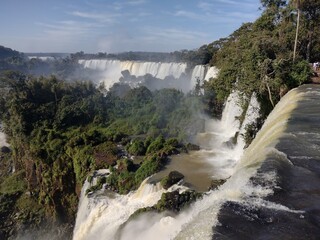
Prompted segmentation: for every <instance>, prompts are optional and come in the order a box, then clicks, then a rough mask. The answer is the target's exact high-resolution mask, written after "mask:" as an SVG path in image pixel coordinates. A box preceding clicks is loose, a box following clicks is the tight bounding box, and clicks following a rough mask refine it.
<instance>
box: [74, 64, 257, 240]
mask: <svg viewBox="0 0 320 240" xmlns="http://www.w3.org/2000/svg"><path fill="white" fill-rule="evenodd" d="M199 69H201V68H200V67H199ZM199 69H198V70H199ZM198 70H197V71H198ZM199 71H200V70H199ZM255 99H256V98H255V95H254V96H253V97H252V98H251V101H250V104H249V107H248V110H247V113H246V116H247V117H249V118H251V120H245V121H244V123H249V122H251V121H253V120H254V116H255V111H257V109H256V108H255V107H256V102H255ZM241 114H242V108H241V106H240V93H239V92H236V91H235V92H233V93H231V94H230V96H229V97H228V100H227V102H226V105H225V108H224V111H223V113H222V119H221V120H220V121H219V120H207V121H206V132H205V133H202V134H199V136H198V137H199V138H198V141H199V144H200V145H201V147H202V148H204V149H202V150H201V151H200V152H201V154H202V156H204V157H205V158H206V161H207V162H208V163H210V164H211V165H212V169H214V170H213V171H212V176H213V179H226V178H229V177H230V176H232V174H233V173H234V169H235V165H236V164H237V162H238V161H239V159H240V157H241V155H242V153H243V149H241V148H237V147H232V146H230V144H228V142H229V141H230V139H231V138H233V137H234V136H235V134H236V132H238V131H239V129H240V121H239V116H240V115H241ZM230 181H231V180H230V179H229V180H228V181H227V183H226V184H224V185H223V186H221V187H220V189H218V190H215V191H214V192H210V194H208V195H205V196H204V198H203V199H202V200H199V201H197V202H196V203H194V204H193V205H192V207H191V208H189V209H187V210H185V211H183V212H181V213H180V214H179V215H177V216H176V217H172V216H168V215H166V214H155V213H147V214H146V215H142V216H141V217H138V218H137V219H135V220H133V221H130V222H128V223H127V224H126V225H125V227H124V228H123V229H121V238H120V239H121V240H126V239H150V238H151V236H152V239H155V240H157V239H159V240H162V239H173V238H174V237H176V236H177V239H189V237H188V236H193V239H206V238H209V236H211V235H212V231H211V228H212V226H213V225H215V224H216V221H217V216H216V215H217V214H218V212H219V209H220V206H221V204H222V203H223V202H224V201H225V200H226V199H236V200H239V199H240V197H241V194H240V193H239V190H238V189H237V186H239V184H240V187H242V185H244V184H245V182H243V181H239V182H237V185H234V186H229V187H226V186H228V185H230V183H228V182H230ZM241 184H242V185H241ZM231 185H232V184H231ZM87 187H88V185H87V183H86V184H84V186H83V190H82V193H83V192H85V189H86V188H87ZM168 191H172V189H169V190H168ZM163 192H165V190H164V189H162V187H161V186H160V185H159V183H157V184H156V185H152V184H149V183H147V179H146V180H145V181H144V182H143V183H142V184H141V186H140V187H139V189H138V190H137V191H135V192H131V193H129V194H128V195H124V196H123V195H118V194H115V193H114V194H113V196H109V195H108V194H107V196H103V197H102V196H101V195H99V194H98V195H92V196H89V197H88V196H83V195H82V196H81V200H80V204H79V212H80V213H78V216H79V217H77V221H76V228H75V231H74V239H75V240H76V239H77V240H78V239H99V238H100V239H101V236H102V234H103V236H107V237H105V239H114V238H115V237H116V234H117V231H119V227H120V226H121V225H122V224H123V223H125V222H126V221H127V220H128V218H129V216H130V215H131V214H132V213H133V212H134V211H136V210H137V209H139V208H143V207H147V206H152V205H154V204H155V203H156V202H157V201H158V200H159V199H160V197H161V194H162V193H163ZM86 212H88V213H86ZM83 216H85V217H83ZM79 219H80V220H79ZM191 222H192V224H191V225H192V227H187V228H185V227H184V225H185V224H189V223H191ZM189 228H190V229H191V228H192V229H193V230H192V231H193V233H192V232H190V231H189ZM195 228H197V230H195ZM164 229H165V231H164ZM194 234H196V235H194ZM191 239H192V238H191Z"/></svg>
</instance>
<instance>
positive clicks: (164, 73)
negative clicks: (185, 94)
mask: <svg viewBox="0 0 320 240" xmlns="http://www.w3.org/2000/svg"><path fill="white" fill-rule="evenodd" d="M79 64H81V65H83V66H84V68H89V69H95V70H98V71H102V72H103V74H102V79H101V81H102V82H103V83H104V85H105V87H106V88H107V89H108V88H110V87H111V86H112V85H113V84H114V83H116V82H118V81H119V79H120V77H121V76H122V74H121V72H122V71H125V70H127V71H129V73H130V75H133V76H136V77H142V76H145V75H146V74H150V75H151V76H153V77H155V78H158V79H162V80H164V79H166V78H167V77H170V76H171V77H173V78H175V79H180V81H181V82H179V85H181V86H180V89H182V90H185V91H189V90H192V89H193V88H194V86H195V84H196V82H197V79H200V81H203V80H209V79H210V78H214V77H216V75H217V69H216V68H215V67H208V66H205V65H197V66H195V68H194V69H193V70H192V72H191V76H186V75H187V72H186V71H187V64H186V63H161V62H138V61H119V60H101V59H91V60H79Z"/></svg>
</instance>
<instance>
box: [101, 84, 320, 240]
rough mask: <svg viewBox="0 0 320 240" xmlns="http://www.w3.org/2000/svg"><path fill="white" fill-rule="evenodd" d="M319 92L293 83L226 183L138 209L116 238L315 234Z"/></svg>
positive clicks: (319, 196)
mask: <svg viewBox="0 0 320 240" xmlns="http://www.w3.org/2000/svg"><path fill="white" fill-rule="evenodd" d="M254 99H255V97H254V96H253V97H252V98H251V101H250V102H251V105H252V106H251V107H250V105H249V107H248V110H247V115H248V114H249V112H250V111H252V109H253V107H254V106H255V103H254V102H255V100H254ZM319 99H320V87H319V86H310V87H308V86H303V87H300V88H299V89H295V90H292V91H290V92H289V93H288V94H287V95H285V96H284V97H283V98H282V100H281V101H280V102H279V103H278V105H277V106H276V107H275V109H274V110H273V111H272V113H271V114H270V115H269V117H268V118H267V120H266V121H265V123H264V125H263V127H262V129H261V130H260V131H259V133H258V134H257V136H256V138H255V139H254V140H253V142H252V143H251V145H250V146H249V147H248V148H247V149H246V150H245V151H244V153H243V156H242V157H241V159H240V160H239V161H238V162H237V164H236V166H235V168H234V172H233V174H232V175H231V177H230V178H229V179H228V180H227V181H226V182H225V183H224V184H223V185H221V186H220V187H219V188H218V189H216V190H213V191H211V192H209V193H208V194H207V195H205V196H204V197H203V198H202V199H201V200H198V201H197V202H195V203H194V204H193V205H192V206H191V207H189V208H188V209H185V210H184V211H183V212H180V213H179V214H178V215H174V216H168V215H166V214H160V215H158V214H154V213H147V214H144V215H141V216H140V217H138V218H137V219H135V220H133V221H130V222H129V223H127V224H126V226H125V227H124V228H123V229H122V230H121V235H120V238H119V239H125V240H126V239H151V238H152V239H155V240H157V239H159V240H160V239H161V240H162V239H257V238H258V239H317V237H318V236H319V235H320V228H319V226H320V225H319V219H318V213H319V212H320V209H319V203H320V189H319V182H320V179H319V174H320V170H319V167H318V163H319V160H320V158H319V156H320V150H319V149H320V137H319V136H320V133H319V132H318V129H320V121H319V116H318V114H317V113H318V112H319V111H320V104H319ZM226 108H227V106H226ZM250 108H252V109H251V110H250ZM231 112H232V111H231ZM306 120H308V122H307V123H306ZM245 121H246V120H245ZM245 121H244V122H245ZM240 131H241V130H240ZM125 208H127V207H125ZM218 223H219V224H218ZM104 236H105V237H102V239H112V238H109V237H108V236H106V235H104Z"/></svg>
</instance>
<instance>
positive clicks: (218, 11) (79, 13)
mask: <svg viewBox="0 0 320 240" xmlns="http://www.w3.org/2000/svg"><path fill="white" fill-rule="evenodd" d="M1 7H2V13H3V14H1V16H0V20H2V21H0V26H1V29H2V34H1V36H0V44H1V45H7V46H10V47H12V48H14V49H17V50H20V51H24V52H77V51H81V50H83V51H85V52H98V51H102V52H109V53H110V52H123V51H174V50H181V49H194V48H198V47H200V46H201V45H203V44H206V43H209V42H212V41H214V40H216V39H218V38H220V37H225V36H228V35H229V34H230V33H232V32H233V31H234V30H235V29H236V28H238V27H239V26H240V25H241V24H242V23H243V22H247V21H253V20H255V18H257V16H258V15H259V10H258V7H259V1H256V0H245V1H241V2H237V1H234V0H198V1H179V0H170V1H169V0H164V1H151V0H119V1H101V0H92V1H88V0H81V1H78V0H70V1H63V0H56V1H38V0H30V1H18V0H4V1H2V6H1ZM12 13H14V14H12Z"/></svg>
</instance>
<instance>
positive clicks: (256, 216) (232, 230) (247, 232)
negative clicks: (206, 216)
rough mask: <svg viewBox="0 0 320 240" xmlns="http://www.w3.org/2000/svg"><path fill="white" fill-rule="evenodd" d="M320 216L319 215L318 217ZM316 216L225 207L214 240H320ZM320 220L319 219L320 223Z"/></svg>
mask: <svg viewBox="0 0 320 240" xmlns="http://www.w3.org/2000/svg"><path fill="white" fill-rule="evenodd" d="M317 214H318V215H319V211H318V213H317ZM314 215H315V213H309V212H305V213H293V212H288V211H283V210H274V209H270V208H265V207H261V208H252V207H249V206H244V205H241V204H239V203H235V202H227V203H225V204H224V205H223V207H222V209H221V211H220V214H219V224H218V225H217V226H216V227H215V228H213V232H214V235H213V238H212V239H215V240H226V239H228V240H232V239H235V240H236V239H249V240H250V239H296V240H298V239H314V240H316V239H318V236H320V228H319V221H318V223H316V221H315V219H314V218H313V216H314ZM318 220H319V219H318Z"/></svg>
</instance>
